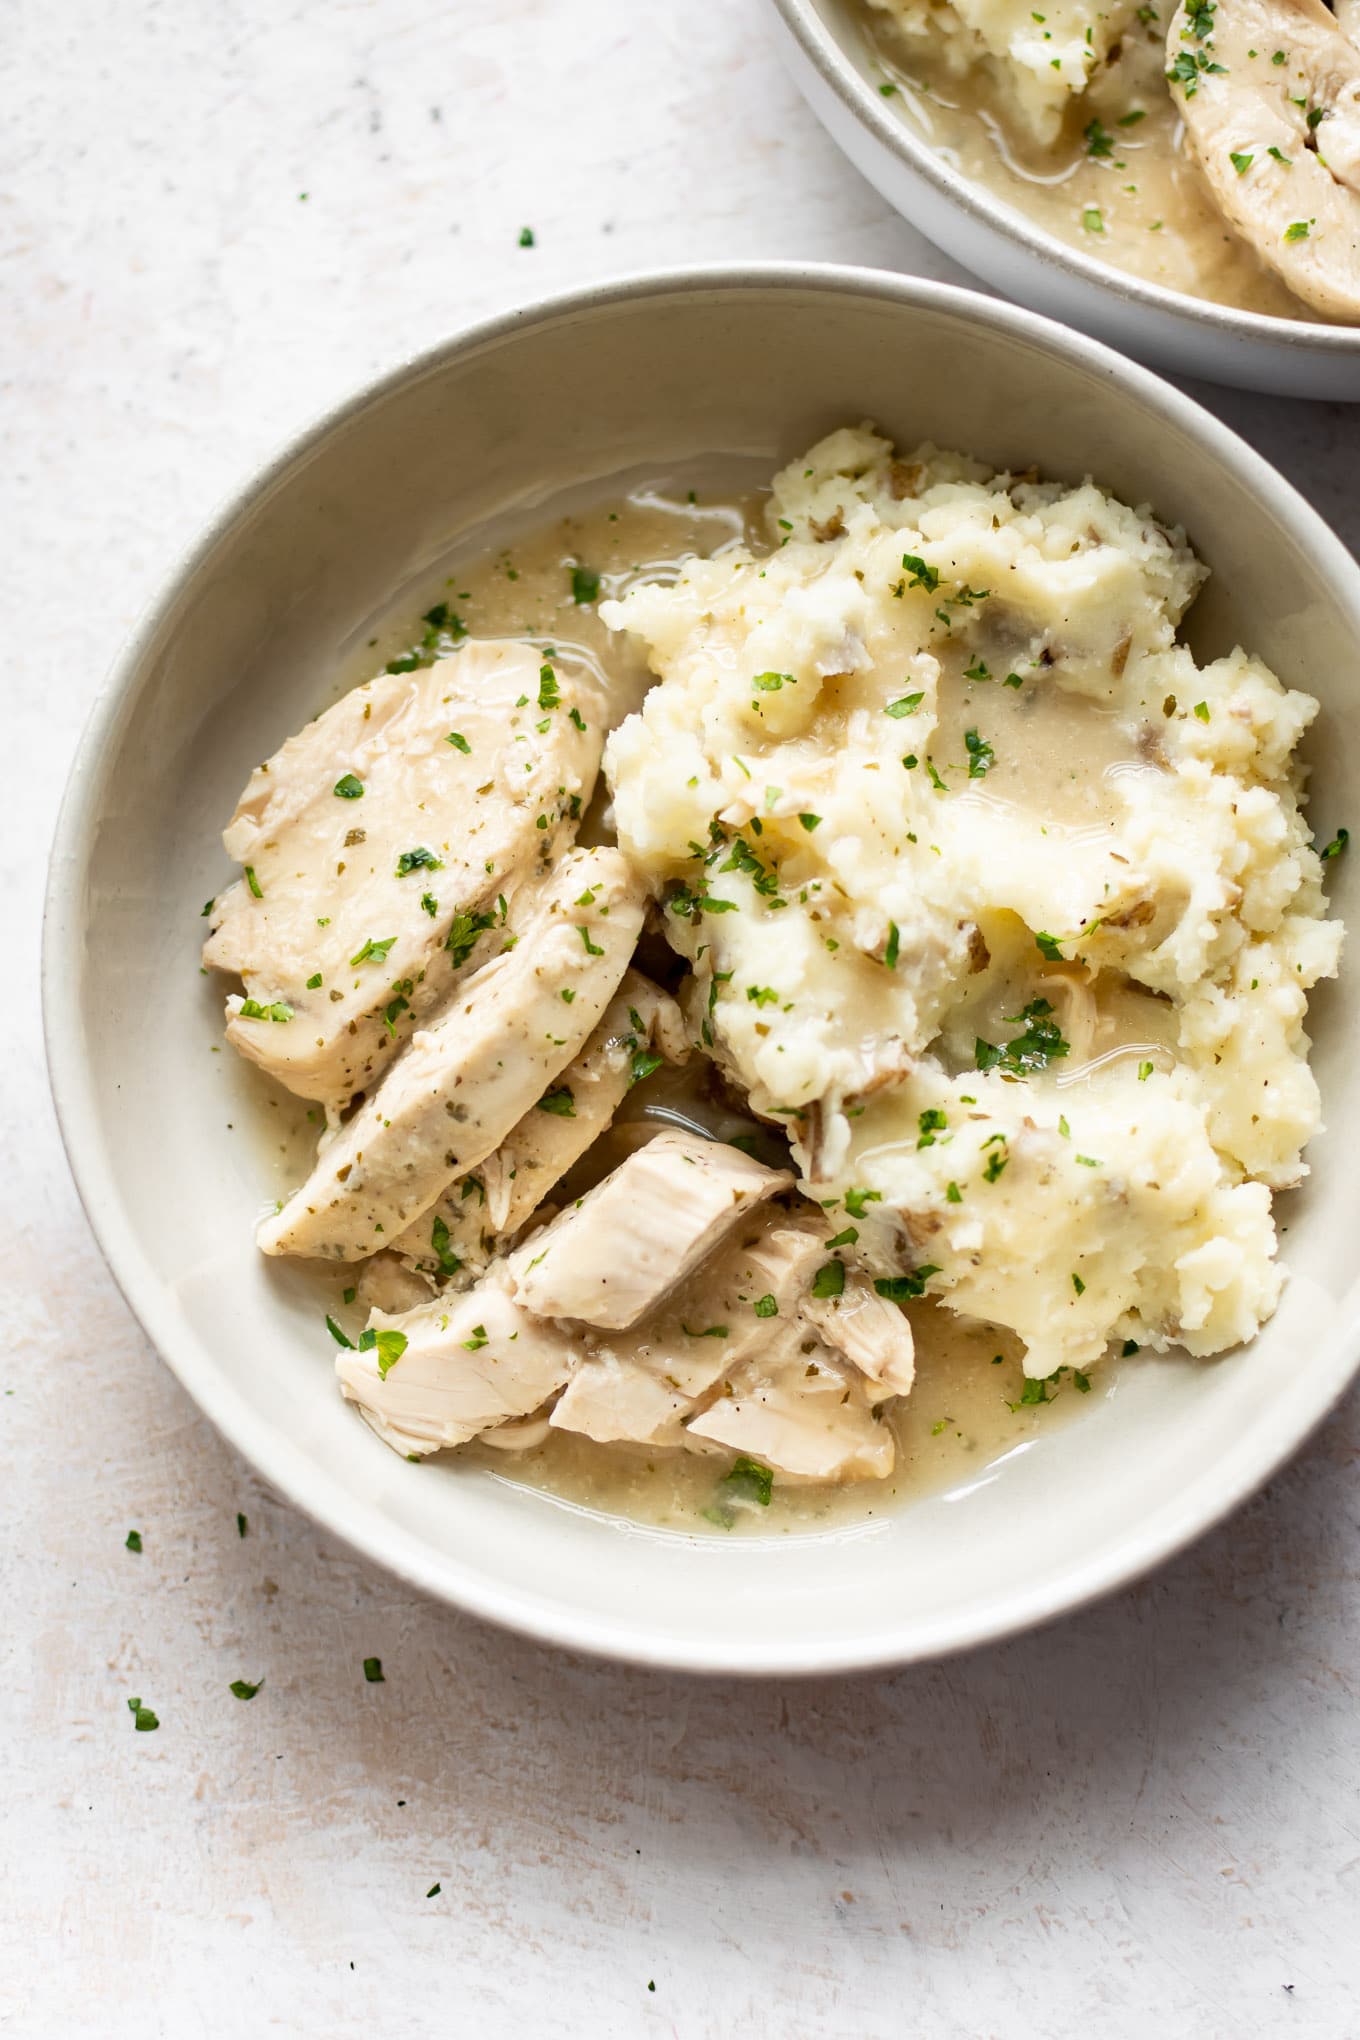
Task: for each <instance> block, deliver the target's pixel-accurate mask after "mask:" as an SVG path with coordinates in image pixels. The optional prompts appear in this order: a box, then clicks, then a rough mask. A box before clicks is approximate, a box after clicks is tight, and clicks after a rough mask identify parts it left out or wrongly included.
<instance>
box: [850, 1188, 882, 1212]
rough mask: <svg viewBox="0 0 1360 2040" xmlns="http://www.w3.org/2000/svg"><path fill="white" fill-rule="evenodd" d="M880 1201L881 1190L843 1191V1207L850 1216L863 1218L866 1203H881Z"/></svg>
mask: <svg viewBox="0 0 1360 2040" xmlns="http://www.w3.org/2000/svg"><path fill="white" fill-rule="evenodd" d="M882 1202H883V1192H882V1191H881V1190H847V1191H846V1193H845V1208H846V1210H847V1211H848V1212H849V1214H850V1216H851V1218H863V1216H864V1207H865V1205H866V1204H881V1203H882Z"/></svg>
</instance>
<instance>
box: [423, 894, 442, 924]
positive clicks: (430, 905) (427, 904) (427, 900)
mask: <svg viewBox="0 0 1360 2040" xmlns="http://www.w3.org/2000/svg"><path fill="white" fill-rule="evenodd" d="M420 904H421V906H422V907H423V908H424V909H425V912H426V913H427V914H428V915H429V917H430V919H431V920H433V919H434V917H435V915H436V914H437V913H438V912H439V902H438V900H437V899H436V898H435V896H434V894H433V893H432V892H423V893H422V894H421V895H420Z"/></svg>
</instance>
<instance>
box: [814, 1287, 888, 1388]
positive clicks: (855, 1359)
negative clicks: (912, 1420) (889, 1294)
mask: <svg viewBox="0 0 1360 2040" xmlns="http://www.w3.org/2000/svg"><path fill="white" fill-rule="evenodd" d="M800 1315H801V1316H802V1319H803V1321H804V1323H805V1324H809V1325H811V1326H812V1328H813V1330H814V1331H815V1332H817V1333H818V1334H819V1335H820V1337H821V1338H823V1339H824V1340H825V1341H826V1343H827V1345H828V1346H833V1347H834V1348H835V1350H836V1351H837V1352H838V1353H839V1354H841V1355H842V1357H843V1358H844V1359H846V1360H848V1361H850V1363H851V1365H852V1366H854V1367H856V1368H858V1370H859V1372H860V1373H861V1374H862V1375H864V1377H865V1378H866V1380H868V1381H872V1382H874V1383H875V1384H876V1385H877V1386H878V1387H879V1388H881V1389H883V1390H884V1391H886V1392H887V1393H888V1394H891V1395H909V1394H910V1393H911V1385H912V1382H913V1381H914V1380H915V1378H916V1345H915V1341H914V1339H913V1338H912V1334H911V1325H910V1322H909V1321H908V1319H907V1316H906V1313H905V1312H904V1311H903V1310H902V1309H901V1307H900V1306H899V1305H898V1304H895V1303H889V1302H887V1300H886V1299H885V1298H884V1297H881V1296H880V1295H879V1294H878V1292H877V1291H876V1290H875V1288H874V1286H873V1284H872V1282H870V1281H869V1280H868V1278H867V1277H866V1276H864V1275H860V1274H852V1273H847V1275H846V1278H845V1287H844V1289H843V1290H842V1291H841V1293H840V1295H839V1296H810V1295H809V1296H805V1297H804V1299H803V1303H802V1309H801V1313H800Z"/></svg>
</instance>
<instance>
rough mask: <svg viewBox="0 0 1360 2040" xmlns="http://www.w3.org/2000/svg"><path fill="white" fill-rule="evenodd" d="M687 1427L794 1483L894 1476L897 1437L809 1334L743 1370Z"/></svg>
mask: <svg viewBox="0 0 1360 2040" xmlns="http://www.w3.org/2000/svg"><path fill="white" fill-rule="evenodd" d="M728 1388H729V1391H730V1393H729V1394H727V1395H722V1396H719V1397H718V1399H717V1401H716V1402H713V1403H711V1404H710V1405H709V1407H708V1408H707V1409H706V1410H705V1411H704V1412H703V1413H702V1415H700V1416H697V1417H694V1418H693V1419H692V1420H691V1421H690V1423H689V1425H688V1426H687V1430H688V1433H689V1435H690V1436H692V1437H693V1438H696V1439H705V1440H711V1441H712V1442H713V1443H714V1444H717V1445H726V1446H727V1447H728V1448H729V1449H730V1450H731V1451H733V1452H741V1453H744V1454H745V1455H746V1456H747V1457H748V1458H751V1459H755V1460H758V1461H759V1462H760V1464H761V1465H762V1466H768V1467H772V1468H773V1469H774V1471H775V1472H776V1473H779V1474H783V1475H785V1476H786V1477H787V1478H788V1479H790V1480H795V1481H820V1480H881V1479H883V1477H884V1476H885V1475H886V1474H889V1473H891V1472H892V1468H893V1459H894V1457H895V1451H894V1446H893V1435H892V1432H891V1431H890V1430H889V1429H888V1428H887V1426H886V1425H885V1424H880V1423H879V1422H877V1421H876V1419H875V1417H874V1415H873V1411H872V1409H871V1408H870V1394H869V1392H867V1391H866V1389H865V1387H864V1385H863V1384H862V1383H861V1382H860V1380H859V1379H858V1377H857V1376H856V1374H855V1372H854V1370H853V1368H850V1367H847V1366H845V1365H844V1364H843V1363H842V1362H840V1361H838V1360H837V1359H836V1358H835V1356H834V1355H833V1354H832V1353H831V1352H830V1351H829V1350H828V1349H827V1348H826V1347H825V1346H824V1345H822V1343H821V1341H820V1340H819V1339H816V1338H814V1337H812V1336H811V1335H809V1336H808V1337H807V1338H804V1339H795V1340H793V1341H792V1342H789V1343H787V1344H783V1345H781V1346H777V1347H773V1348H771V1349H770V1350H769V1351H768V1352H766V1353H763V1354H761V1355H760V1356H759V1357H758V1358H756V1359H753V1360H748V1361H747V1362H746V1364H745V1365H744V1366H743V1367H741V1368H738V1369H737V1371H736V1372H735V1373H734V1374H733V1375H732V1376H731V1378H730V1380H729V1382H728Z"/></svg>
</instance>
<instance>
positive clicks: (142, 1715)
mask: <svg viewBox="0 0 1360 2040" xmlns="http://www.w3.org/2000/svg"><path fill="white" fill-rule="evenodd" d="M128 1712H129V1713H130V1714H131V1716H132V1725H133V1727H134V1728H137V1729H140V1730H141V1732H142V1734H143V1735H145V1734H146V1733H147V1732H148V1731H149V1730H150V1729H153V1728H159V1727H160V1725H161V1724H160V1717H159V1715H156V1714H153V1713H152V1711H151V1709H150V1708H149V1707H143V1705H142V1703H141V1699H140V1698H139V1697H135V1696H134V1698H132V1699H131V1700H129V1701H128Z"/></svg>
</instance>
